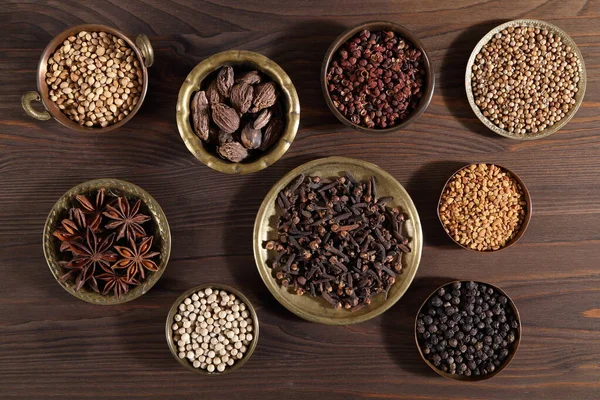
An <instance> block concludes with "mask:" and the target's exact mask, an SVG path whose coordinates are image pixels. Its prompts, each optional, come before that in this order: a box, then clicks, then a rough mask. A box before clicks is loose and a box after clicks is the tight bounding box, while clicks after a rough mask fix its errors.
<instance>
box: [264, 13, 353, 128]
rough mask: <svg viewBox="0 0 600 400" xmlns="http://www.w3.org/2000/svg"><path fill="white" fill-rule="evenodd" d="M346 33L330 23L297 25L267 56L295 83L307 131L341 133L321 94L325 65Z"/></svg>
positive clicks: (345, 27) (342, 27) (322, 21)
mask: <svg viewBox="0 0 600 400" xmlns="http://www.w3.org/2000/svg"><path fill="white" fill-rule="evenodd" d="M346 29H347V26H344V25H341V24H338V23H335V22H332V21H329V20H313V21H306V22H302V23H298V24H294V25H292V26H291V27H290V28H289V29H288V30H287V31H286V33H285V37H284V38H281V39H282V40H280V42H279V43H281V45H279V44H276V45H275V46H273V47H272V48H271V49H270V51H269V53H268V54H266V55H267V56H268V57H269V58H271V59H272V60H273V61H275V62H276V63H277V64H279V65H280V66H281V68H283V69H284V70H285V71H286V73H287V74H288V75H289V77H290V78H291V80H292V82H294V83H295V85H296V91H297V92H298V97H299V98H300V105H301V107H302V112H301V115H302V120H301V123H302V126H303V127H307V128H317V127H318V129H319V130H323V127H330V128H329V129H328V130H333V129H339V125H340V122H339V121H338V120H337V118H336V117H335V115H333V113H332V112H331V111H330V110H329V108H328V107H327V104H326V103H325V99H324V98H323V93H322V91H321V64H322V63H323V58H324V57H325V53H326V52H327V49H328V48H329V46H330V45H331V43H332V42H333V41H334V40H335V38H336V37H337V36H338V35H339V34H340V33H342V32H343V31H345V30H346ZM283 46H285V47H283ZM300 83H302V84H301V85H300Z"/></svg>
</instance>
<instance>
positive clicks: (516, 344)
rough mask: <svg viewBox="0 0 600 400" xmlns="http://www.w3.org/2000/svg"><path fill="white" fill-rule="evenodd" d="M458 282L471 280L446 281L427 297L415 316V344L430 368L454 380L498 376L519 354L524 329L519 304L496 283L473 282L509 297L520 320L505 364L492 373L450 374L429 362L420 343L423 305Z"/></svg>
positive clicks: (479, 379)
mask: <svg viewBox="0 0 600 400" xmlns="http://www.w3.org/2000/svg"><path fill="white" fill-rule="evenodd" d="M456 282H460V283H461V284H465V283H468V282H470V281H452V282H448V283H446V284H444V285H442V286H440V287H438V288H437V289H435V290H434V291H433V292H432V293H431V294H430V295H429V296H428V297H427V299H426V300H425V301H424V302H423V304H422V305H421V307H419V311H418V312H417V316H416V317H415V328H414V331H415V344H416V345H417V349H418V350H419V354H420V355H421V358H422V359H423V361H425V364H427V365H428V366H429V368H431V369H432V370H434V371H435V372H436V373H437V374H439V375H441V376H443V377H444V378H448V379H454V380H457V381H463V382H475V381H483V380H486V379H490V378H493V377H494V376H496V375H497V374H499V373H500V371H502V370H503V369H504V368H506V367H507V366H508V364H510V362H511V361H512V359H513V357H514V356H515V354H517V349H518V348H519V344H520V343H521V332H522V330H523V327H522V325H521V316H520V315H519V310H518V309H517V306H516V305H515V303H514V301H513V300H512V299H511V298H510V296H509V295H507V294H506V292H504V291H503V290H502V289H500V288H499V287H497V286H495V285H492V284H491V283H487V282H479V281H473V282H475V283H478V284H481V285H486V286H489V287H491V288H493V289H494V290H495V291H496V292H498V293H500V294H501V295H503V296H506V298H507V299H508V305H509V306H510V308H511V309H512V311H513V313H514V314H515V317H516V318H517V321H518V322H519V327H518V328H517V337H516V339H515V341H514V342H513V346H512V349H511V350H510V354H509V355H508V357H507V358H506V360H505V361H504V364H502V365H501V366H499V367H498V368H496V370H494V372H491V373H489V374H485V375H479V376H475V375H471V376H466V375H458V374H450V373H448V372H444V371H442V370H441V369H438V368H437V367H436V366H435V365H433V364H432V363H431V362H429V360H428V359H427V357H425V354H423V350H422V349H421V346H420V345H419V336H418V334H417V320H418V319H419V315H420V314H421V310H422V309H423V307H425V305H426V304H427V302H428V301H429V299H431V297H433V295H435V294H436V293H437V291H438V290H440V289H441V288H445V287H446V286H450V285H452V284H453V283H456Z"/></svg>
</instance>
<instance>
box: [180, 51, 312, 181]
mask: <svg viewBox="0 0 600 400" xmlns="http://www.w3.org/2000/svg"><path fill="white" fill-rule="evenodd" d="M224 65H231V66H244V67H249V68H251V69H255V70H257V71H260V72H262V73H264V74H265V75H267V76H269V78H271V79H272V80H273V82H275V83H276V84H277V86H278V87H279V90H281V94H280V96H282V98H283V106H284V114H285V116H286V126H285V131H284V132H283V133H282V134H281V137H280V138H279V140H278V141H277V143H275V144H274V145H273V147H271V149H270V150H267V151H266V152H265V153H264V154H263V155H262V156H261V157H259V158H258V159H254V160H253V161H249V162H241V163H233V162H230V161H227V160H224V159H222V158H220V157H219V156H218V155H217V154H213V153H212V152H209V151H208V150H207V149H206V148H205V146H204V143H203V142H202V140H200V138H198V136H196V134H195V133H194V131H193V129H192V125H191V123H190V101H191V98H192V95H193V94H194V92H197V91H198V90H200V87H201V86H202V82H203V80H204V79H205V78H206V77H207V76H208V75H210V74H211V73H213V72H214V71H216V70H218V69H219V68H221V67H222V66H224ZM299 121H300V100H299V99H298V93H296V88H295V87H294V84H293V83H292V81H291V79H290V77H289V76H288V75H287V74H286V73H285V71H284V70H283V69H281V67H280V66H279V65H277V64H276V63H275V62H274V61H272V60H270V59H268V58H267V57H265V56H263V55H262V54H258V53H254V52H252V51H245V50H229V51H224V52H221V53H217V54H215V55H213V56H210V57H209V58H207V59H206V60H204V61H202V62H201V63H200V64H198V65H197V66H196V67H195V68H194V69H193V70H192V72H190V74H189V75H188V76H187V78H186V79H185V82H183V85H181V89H180V90H179V97H178V99H177V128H178V129H179V134H180V135H181V139H183V142H184V143H185V145H186V146H187V148H188V150H189V151H190V153H192V154H193V155H194V157H196V158H197V159H198V160H200V161H201V162H202V163H204V164H206V165H207V166H209V167H210V168H212V169H214V170H216V171H220V172H224V173H227V174H249V173H251V172H256V171H260V170H262V169H264V168H267V167H268V166H269V165H271V164H273V163H275V162H276V161H277V160H279V159H280V158H281V157H282V156H283V155H284V154H285V152H286V151H287V150H288V149H289V147H290V145H291V144H292V142H293V141H294V138H295V137H296V132H297V131H298V124H299Z"/></svg>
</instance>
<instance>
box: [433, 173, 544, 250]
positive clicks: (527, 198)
mask: <svg viewBox="0 0 600 400" xmlns="http://www.w3.org/2000/svg"><path fill="white" fill-rule="evenodd" d="M473 164H482V163H473ZM473 164H467V165H465V166H464V167H461V168H459V169H458V170H457V171H456V172H455V173H453V174H452V175H451V176H450V178H448V180H447V181H446V183H445V184H444V188H443V189H442V192H441V193H440V199H439V200H438V205H437V216H438V219H439V221H440V224H442V228H444V232H446V234H447V235H448V237H449V238H450V239H452V241H453V242H454V243H456V244H457V245H459V246H460V247H462V248H463V249H467V250H469V251H474V252H476V253H495V252H497V251H501V250H504V249H506V248H508V247H510V246H512V245H513V244H515V243H517V242H518V241H519V239H521V236H523V234H524V233H525V231H526V230H527V227H528V226H529V221H531V214H532V212H533V206H532V204H531V195H530V194H529V190H528V189H527V186H526V185H525V182H523V181H522V180H521V178H519V176H518V175H517V174H515V173H514V172H513V171H511V170H510V169H508V168H506V167H503V166H502V165H498V164H496V163H483V164H489V165H495V166H496V167H498V168H500V169H503V170H504V171H506V172H508V173H509V174H510V175H511V176H512V177H513V178H515V180H516V181H517V183H518V184H519V185H520V186H521V189H522V190H523V195H524V196H525V202H527V206H526V210H525V219H524V220H523V223H522V224H521V229H519V232H517V234H516V235H515V236H514V237H513V238H512V239H510V240H509V241H508V242H507V243H506V244H505V245H504V246H502V247H500V248H499V249H498V250H486V251H480V250H476V249H472V248H470V247H468V246H465V245H464V244H461V243H459V242H458V241H456V240H455V239H454V237H453V236H452V235H451V234H450V233H449V232H448V231H447V230H446V227H445V226H444V222H443V221H442V218H441V216H440V206H441V205H442V196H443V195H444V192H445V191H446V188H447V187H448V184H449V183H450V181H451V180H452V178H454V176H455V175H456V174H458V173H459V172H460V171H462V170H463V169H465V168H468V167H469V166H471V165H473Z"/></svg>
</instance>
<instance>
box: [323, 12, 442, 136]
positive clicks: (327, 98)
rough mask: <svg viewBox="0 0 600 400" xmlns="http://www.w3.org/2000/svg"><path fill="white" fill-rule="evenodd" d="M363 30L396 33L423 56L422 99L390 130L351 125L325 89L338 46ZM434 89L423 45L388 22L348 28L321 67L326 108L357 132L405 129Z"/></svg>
mask: <svg viewBox="0 0 600 400" xmlns="http://www.w3.org/2000/svg"><path fill="white" fill-rule="evenodd" d="M364 29H368V30H370V31H380V30H387V31H393V32H395V33H398V34H399V35H400V36H401V37H402V38H404V39H405V40H407V41H409V42H410V43H412V44H413V45H414V46H415V47H416V48H417V49H419V51H420V52H421V53H422V54H423V63H424V65H425V79H426V82H425V90H424V94H423V97H422V98H421V102H420V103H419V105H418V107H417V108H416V109H415V110H414V111H413V113H412V114H411V115H410V116H409V117H408V118H407V119H405V120H404V121H402V122H401V123H399V124H397V125H394V126H392V127H390V128H385V129H375V128H367V127H364V126H361V125H357V124H354V123H352V122H351V121H350V120H349V119H348V118H346V117H345V116H344V115H343V114H342V113H341V112H340V111H339V110H338V109H337V108H336V107H335V106H334V105H333V101H332V100H331V96H330V94H329V90H328V89H327V70H328V69H329V63H330V62H331V60H332V58H333V56H334V55H335V53H336V51H337V50H338V49H339V48H340V46H342V45H343V44H344V43H346V41H347V40H348V39H350V38H352V37H353V36H354V35H356V34H357V33H359V32H360V31H362V30H364ZM434 87H435V74H434V71H433V66H432V65H431V61H430V59H429V56H428V54H427V51H426V50H425V47H424V46H423V43H422V42H421V40H420V39H419V38H418V37H417V36H416V35H415V34H414V33H412V32H411V31H409V30H408V29H407V28H405V27H404V26H402V25H398V24H396V23H393V22H388V21H370V22H364V23H362V24H360V25H357V26H355V27H353V28H350V29H348V30H347V31H345V32H343V33H342V34H340V35H339V36H338V37H337V38H336V39H335V40H334V41H333V43H332V44H331V46H329V49H328V50H327V53H325V58H324V59H323V64H322V66H321V89H322V91H323V97H325V102H326V103H327V106H328V107H329V109H330V110H331V112H332V113H333V115H335V116H336V118H337V119H339V120H340V121H341V122H342V123H343V124H344V125H346V126H348V127H350V128H352V129H354V130H357V131H359V132H366V133H389V132H397V131H399V130H400V129H402V128H404V127H406V126H407V125H408V124H410V123H411V122H413V121H415V120H416V119H417V118H419V117H420V116H421V114H423V112H424V111H425V109H426V108H427V107H428V106H429V103H430V102H431V98H432V97H433V90H434Z"/></svg>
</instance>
